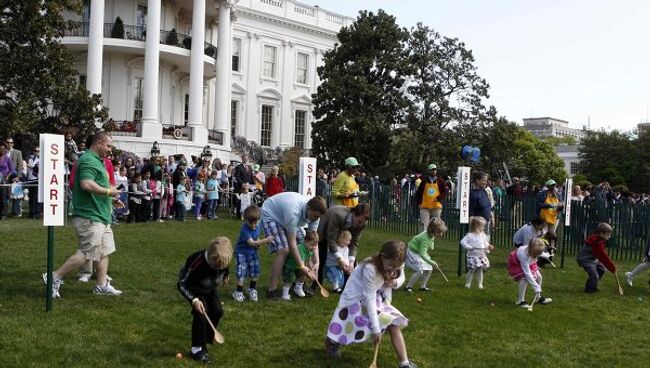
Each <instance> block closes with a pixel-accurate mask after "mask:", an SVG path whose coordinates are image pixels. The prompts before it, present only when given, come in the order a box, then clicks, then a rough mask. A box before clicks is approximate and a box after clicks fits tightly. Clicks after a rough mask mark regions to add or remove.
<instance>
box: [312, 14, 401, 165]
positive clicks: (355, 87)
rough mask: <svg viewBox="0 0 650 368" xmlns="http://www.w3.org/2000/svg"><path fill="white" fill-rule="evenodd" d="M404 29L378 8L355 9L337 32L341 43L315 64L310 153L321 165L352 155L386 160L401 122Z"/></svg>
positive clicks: (374, 162) (382, 162)
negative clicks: (317, 79) (348, 22)
mask: <svg viewBox="0 0 650 368" xmlns="http://www.w3.org/2000/svg"><path fill="white" fill-rule="evenodd" d="M407 37H408V32H407V31H406V30H405V29H402V28H400V27H398V26H397V24H396V23H395V17H393V16H391V15H388V14H386V13H385V12H384V11H383V10H379V11H378V13H377V14H374V13H372V12H368V11H361V12H359V16H358V17H357V20H356V21H355V22H354V23H353V24H352V25H351V26H349V27H347V28H342V29H341V31H340V32H339V34H338V40H339V42H340V43H339V44H336V45H334V48H333V49H332V50H330V51H328V52H326V53H325V55H324V65H323V66H320V67H318V69H317V71H318V75H319V77H320V79H321V81H322V83H321V85H320V86H319V87H318V90H317V92H316V93H315V94H314V95H313V103H314V117H315V119H316V121H315V122H314V123H313V125H312V140H313V145H312V146H313V147H312V148H313V152H314V154H315V155H316V157H317V158H318V159H319V161H320V162H322V163H323V164H321V166H341V164H342V163H343V161H344V159H345V158H346V157H347V156H355V157H357V159H359V161H360V162H361V163H362V164H363V165H364V166H366V167H367V168H370V169H372V168H376V167H380V166H383V165H385V164H386V163H387V161H388V157H389V150H390V144H389V142H390V140H391V136H392V134H393V133H392V128H394V127H396V126H397V125H398V124H399V123H401V122H402V121H403V116H402V115H403V111H404V107H405V106H406V100H405V97H404V94H403V92H402V90H401V89H402V87H403V85H404V81H405V75H406V74H407V70H408V68H407V66H406V63H404V43H405V41H406V40H407Z"/></svg>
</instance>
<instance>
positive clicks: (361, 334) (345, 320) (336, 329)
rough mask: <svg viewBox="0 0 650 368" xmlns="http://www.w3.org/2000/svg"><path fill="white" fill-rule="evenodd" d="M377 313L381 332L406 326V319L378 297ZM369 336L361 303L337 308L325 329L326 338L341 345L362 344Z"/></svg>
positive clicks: (367, 320)
mask: <svg viewBox="0 0 650 368" xmlns="http://www.w3.org/2000/svg"><path fill="white" fill-rule="evenodd" d="M377 313H378V315H379V316H378V317H379V327H380V328H381V332H384V331H385V330H386V328H387V327H388V326H390V325H396V326H398V327H400V328H403V327H406V326H407V325H408V320H407V319H406V317H404V315H402V313H400V311H399V310H397V308H395V307H393V306H392V305H390V304H385V303H383V302H382V300H381V298H380V297H379V295H378V296H377ZM371 336H372V330H371V329H370V318H369V317H368V310H367V309H366V306H365V305H363V304H362V302H357V303H354V304H352V305H348V306H343V307H338V308H337V309H336V310H335V311H334V315H333V316H332V320H331V321H330V324H329V327H328V328H327V337H328V338H330V339H331V340H332V341H335V342H337V343H339V344H341V345H349V344H354V343H360V342H364V341H366V340H368V339H369V338H371Z"/></svg>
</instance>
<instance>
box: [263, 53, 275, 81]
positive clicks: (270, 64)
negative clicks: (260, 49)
mask: <svg viewBox="0 0 650 368" xmlns="http://www.w3.org/2000/svg"><path fill="white" fill-rule="evenodd" d="M277 54H278V49H277V47H273V46H264V69H263V74H262V75H263V76H265V77H268V78H275V65H276V59H277Z"/></svg>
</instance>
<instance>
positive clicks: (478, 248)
mask: <svg viewBox="0 0 650 368" xmlns="http://www.w3.org/2000/svg"><path fill="white" fill-rule="evenodd" d="M489 244H490V243H489V241H488V238H487V236H486V235H485V233H467V235H465V236H464V237H463V239H462V240H461V241H460V245H462V246H463V248H465V249H466V250H467V268H468V269H477V268H482V269H484V270H485V269H488V268H490V260H489V259H488V257H487V252H488V250H487V247H488V245H489Z"/></svg>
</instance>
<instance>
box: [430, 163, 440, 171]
mask: <svg viewBox="0 0 650 368" xmlns="http://www.w3.org/2000/svg"><path fill="white" fill-rule="evenodd" d="M431 170H438V166H436V164H429V171H431Z"/></svg>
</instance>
